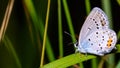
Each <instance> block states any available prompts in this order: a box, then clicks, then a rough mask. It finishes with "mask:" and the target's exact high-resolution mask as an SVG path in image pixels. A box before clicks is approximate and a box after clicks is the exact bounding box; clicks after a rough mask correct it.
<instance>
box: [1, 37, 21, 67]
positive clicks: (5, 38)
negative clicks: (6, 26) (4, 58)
mask: <svg viewBox="0 0 120 68" xmlns="http://www.w3.org/2000/svg"><path fill="white" fill-rule="evenodd" d="M3 43H4V44H5V46H6V48H7V49H8V51H9V52H11V53H12V55H13V57H14V59H15V61H16V64H17V66H18V68H22V65H21V63H20V60H19V58H18V55H17V53H16V51H15V49H14V47H13V44H12V43H11V41H10V40H9V38H8V37H7V36H5V37H4V39H3Z"/></svg>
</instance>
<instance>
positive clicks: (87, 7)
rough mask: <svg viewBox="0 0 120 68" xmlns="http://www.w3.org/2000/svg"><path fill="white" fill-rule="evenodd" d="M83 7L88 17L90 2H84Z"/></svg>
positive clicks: (87, 0) (88, 0)
mask: <svg viewBox="0 0 120 68" xmlns="http://www.w3.org/2000/svg"><path fill="white" fill-rule="evenodd" d="M85 7H86V13H87V15H88V14H89V13H90V8H91V5H90V0H85Z"/></svg>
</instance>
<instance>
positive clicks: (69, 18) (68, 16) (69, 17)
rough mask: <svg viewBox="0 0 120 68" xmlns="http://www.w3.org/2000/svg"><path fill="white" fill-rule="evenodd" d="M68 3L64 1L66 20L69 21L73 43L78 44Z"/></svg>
mask: <svg viewBox="0 0 120 68" xmlns="http://www.w3.org/2000/svg"><path fill="white" fill-rule="evenodd" d="M66 1H67V0H62V3H63V7H64V11H65V15H66V19H67V24H68V27H69V30H70V33H71V36H72V41H73V42H76V38H75V33H74V29H73V25H72V19H71V16H70V12H69V8H68V5H67V2H66Z"/></svg>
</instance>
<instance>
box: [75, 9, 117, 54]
mask: <svg viewBox="0 0 120 68" xmlns="http://www.w3.org/2000/svg"><path fill="white" fill-rule="evenodd" d="M116 42H117V36H116V33H115V32H114V31H113V30H111V29H110V28H109V21H108V17H107V16H106V14H105V13H104V12H103V11H102V10H101V9H100V8H98V7H95V8H93V10H92V11H91V12H90V14H89V15H88V17H87V18H86V20H85V22H84V24H83V26H82V28H81V31H80V35H79V39H78V42H77V43H76V44H74V46H75V47H76V51H79V52H81V53H90V54H95V55H99V56H103V55H104V54H106V53H109V52H111V51H112V49H114V48H115V44H116Z"/></svg>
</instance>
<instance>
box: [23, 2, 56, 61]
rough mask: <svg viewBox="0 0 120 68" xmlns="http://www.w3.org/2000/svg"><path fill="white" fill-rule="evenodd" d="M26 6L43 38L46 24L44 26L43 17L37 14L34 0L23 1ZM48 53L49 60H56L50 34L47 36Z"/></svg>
mask: <svg viewBox="0 0 120 68" xmlns="http://www.w3.org/2000/svg"><path fill="white" fill-rule="evenodd" d="M23 3H24V4H25V6H26V9H27V10H28V12H29V14H30V17H31V18H32V20H33V24H34V27H35V28H36V29H37V30H39V32H40V36H41V37H42V38H43V32H44V26H43V23H44V22H43V20H42V18H40V17H38V16H37V13H36V10H35V8H34V5H33V2H32V0H24V2H23ZM46 41H47V42H46V53H47V55H48V59H49V61H53V60H55V57H54V53H53V51H52V48H51V43H50V41H49V38H48V36H47V37H46Z"/></svg>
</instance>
